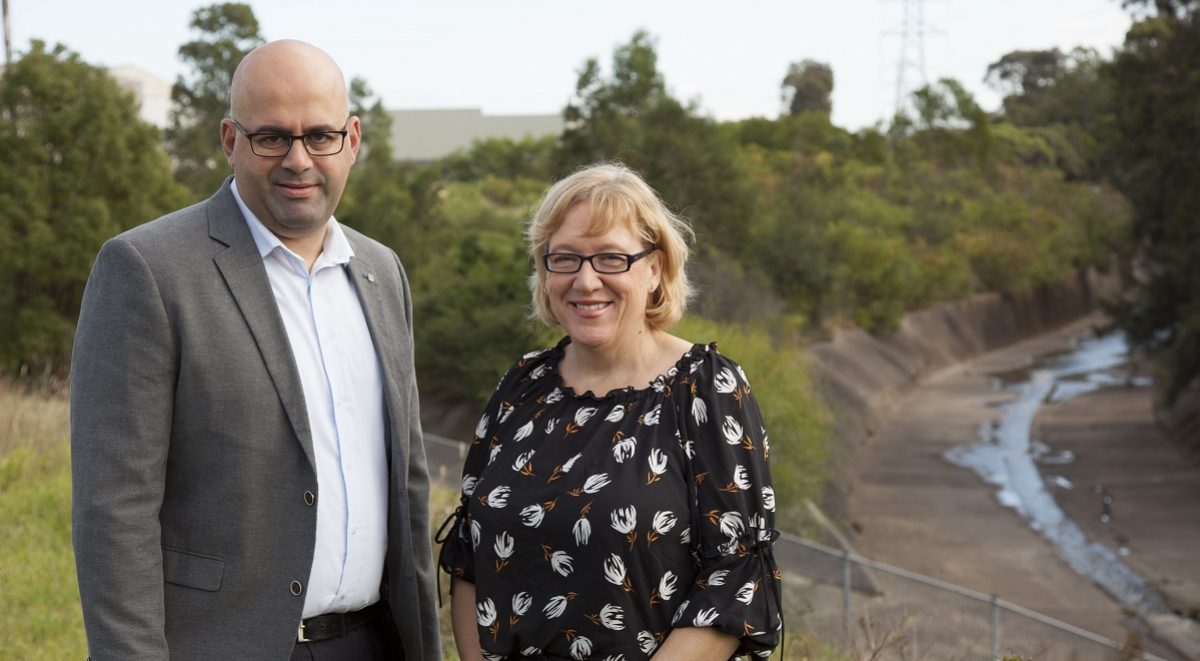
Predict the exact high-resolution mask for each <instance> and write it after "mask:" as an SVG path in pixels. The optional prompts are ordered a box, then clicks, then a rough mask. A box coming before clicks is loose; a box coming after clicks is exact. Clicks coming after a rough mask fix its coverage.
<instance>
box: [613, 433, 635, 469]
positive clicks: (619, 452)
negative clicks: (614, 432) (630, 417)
mask: <svg viewBox="0 0 1200 661" xmlns="http://www.w3.org/2000/svg"><path fill="white" fill-rule="evenodd" d="M636 451H637V439H636V438H634V437H633V436H630V437H629V438H623V439H621V440H620V441H617V444H616V445H614V446H613V449H612V453H613V459H616V460H617V463H618V464H623V463H625V460H626V459H628V458H630V457H632V456H633V453H634V452H636Z"/></svg>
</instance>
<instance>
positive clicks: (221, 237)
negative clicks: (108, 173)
mask: <svg viewBox="0 0 1200 661" xmlns="http://www.w3.org/2000/svg"><path fill="white" fill-rule="evenodd" d="M231 180H232V179H227V180H226V181H225V185H224V186H222V187H221V190H220V191H218V192H217V194H216V195H214V196H213V197H212V198H210V199H209V200H208V202H207V203H206V204H207V205H208V227H209V235H210V236H211V237H212V238H213V239H216V240H217V241H220V242H221V243H223V244H225V245H226V246H228V248H226V249H225V250H223V251H221V252H219V253H217V255H216V257H214V258H213V261H214V262H216V265H217V269H218V270H219V271H220V272H221V276H222V277H223V278H224V279H225V284H226V285H227V286H228V287H229V291H230V293H232V294H233V298H234V300H235V301H236V302H237V306H238V309H239V310H241V313H242V317H243V318H245V320H246V325H248V326H249V327H250V332H251V334H253V335H254V341H255V343H256V344H258V350H259V352H260V353H261V354H262V357H263V362H264V363H266V366H267V372H268V373H269V374H270V375H271V381H272V382H273V383H274V384H275V391H276V392H277V393H279V401H280V403H282V404H283V409H284V411H286V412H287V417H288V420H289V421H290V422H291V424H292V430H293V431H294V432H295V433H296V438H298V439H299V440H300V445H301V446H303V448H304V454H305V456H307V457H308V463H309V465H311V466H313V467H314V470H315V468H316V463H315V462H314V460H313V443H312V432H311V430H310V428H309V424H308V409H307V408H306V407H305V403H304V388H303V386H302V385H301V384H300V372H299V371H298V370H297V369H296V359H295V357H294V356H293V355H292V345H291V344H289V343H288V339H287V330H286V329H284V327H283V318H282V317H280V316H279V307H278V306H277V305H276V303H275V294H274V292H272V291H271V282H270V280H268V279H267V270H266V267H264V266H263V261H262V256H261V255H259V254H258V248H257V246H255V244H254V238H253V237H252V236H251V235H250V228H249V227H247V226H246V219H245V218H244V217H242V211H241V209H239V208H238V206H237V201H236V200H234V198H233V193H232V192H231V191H230V190H229V183H230V181H231Z"/></svg>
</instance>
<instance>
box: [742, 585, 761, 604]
mask: <svg viewBox="0 0 1200 661" xmlns="http://www.w3.org/2000/svg"><path fill="white" fill-rule="evenodd" d="M757 590H758V586H757V585H755V584H754V581H750V582H748V583H746V584H745V585H743V586H742V587H740V588H738V591H737V600H738V601H740V602H742V603H743V604H746V605H747V606H749V605H750V602H751V601H753V600H754V593H755V591H757Z"/></svg>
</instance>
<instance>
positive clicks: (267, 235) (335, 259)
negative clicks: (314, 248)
mask: <svg viewBox="0 0 1200 661" xmlns="http://www.w3.org/2000/svg"><path fill="white" fill-rule="evenodd" d="M229 189H230V191H232V192H233V199H234V201H236V202H237V205H238V208H239V209H241V210H242V216H243V217H244V218H245V219H246V226H247V227H249V228H250V236H251V237H253V238H254V245H255V246H256V247H257V248H258V254H259V255H260V256H262V257H263V258H264V259H265V258H266V256H267V255H269V254H271V253H272V252H273V251H275V250H282V251H283V252H284V253H285V254H288V255H292V256H295V257H296V258H297V259H299V256H297V255H296V254H295V253H293V252H292V251H291V250H289V249H288V247H287V246H285V245H283V241H280V240H279V237H278V236H275V233H274V232H272V231H271V230H269V229H267V226H266V225H264V224H263V222H262V221H261V220H259V219H258V216H256V215H254V212H253V211H251V210H250V207H248V206H246V203H245V202H243V201H242V196H241V194H240V193H238V189H237V179H236V178H235V179H234V180H233V182H231V183H230V185H229ZM352 257H354V248H352V247H351V246H350V242H349V241H348V240H346V233H345V232H343V231H342V226H341V225H340V224H339V223H338V222H337V219H335V218H334V217H333V216H330V217H329V222H328V224H326V225H325V240H324V243H323V245H322V247H321V254H320V255H319V256H318V257H317V261H316V262H314V263H313V271H314V272H315V271H316V270H317V269H319V268H321V267H324V266H332V265H335V264H347V263H349V262H350V259H351V258H352Z"/></svg>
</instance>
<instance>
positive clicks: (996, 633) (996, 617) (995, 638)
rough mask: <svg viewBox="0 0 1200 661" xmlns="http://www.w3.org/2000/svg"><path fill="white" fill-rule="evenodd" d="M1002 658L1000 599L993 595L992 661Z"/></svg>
mask: <svg viewBox="0 0 1200 661" xmlns="http://www.w3.org/2000/svg"><path fill="white" fill-rule="evenodd" d="M999 658H1000V598H999V597H997V596H996V595H992V661H997V660H998V659H999Z"/></svg>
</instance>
